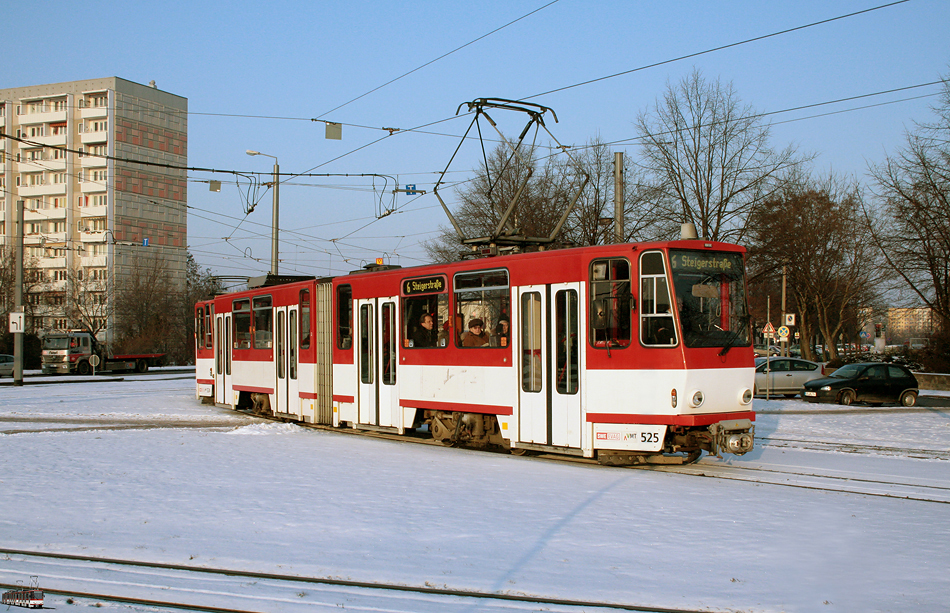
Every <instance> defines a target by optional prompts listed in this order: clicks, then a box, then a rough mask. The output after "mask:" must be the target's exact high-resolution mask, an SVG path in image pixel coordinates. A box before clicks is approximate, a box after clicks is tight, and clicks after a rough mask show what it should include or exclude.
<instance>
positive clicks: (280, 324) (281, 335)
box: [277, 311, 287, 379]
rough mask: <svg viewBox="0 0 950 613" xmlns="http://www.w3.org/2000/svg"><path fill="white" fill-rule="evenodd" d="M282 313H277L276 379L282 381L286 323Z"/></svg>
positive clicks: (285, 350)
mask: <svg viewBox="0 0 950 613" xmlns="http://www.w3.org/2000/svg"><path fill="white" fill-rule="evenodd" d="M285 319H286V317H285V313H284V311H277V378H278V379H283V378H284V377H285V376H286V374H285V369H284V364H285V363H286V357H287V356H286V352H287V340H286V336H285V331H286V326H287V322H286V321H285Z"/></svg>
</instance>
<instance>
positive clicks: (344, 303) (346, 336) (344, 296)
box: [336, 285, 353, 349]
mask: <svg viewBox="0 0 950 613" xmlns="http://www.w3.org/2000/svg"><path fill="white" fill-rule="evenodd" d="M336 309H337V311H336V346H337V347H338V348H339V349H349V348H351V347H352V346H353V288H352V287H351V286H349V285H341V286H339V287H337V288H336Z"/></svg>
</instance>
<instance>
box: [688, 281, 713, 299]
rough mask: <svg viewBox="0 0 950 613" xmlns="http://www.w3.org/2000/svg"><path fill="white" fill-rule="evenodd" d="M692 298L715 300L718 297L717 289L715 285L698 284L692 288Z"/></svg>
mask: <svg viewBox="0 0 950 613" xmlns="http://www.w3.org/2000/svg"><path fill="white" fill-rule="evenodd" d="M693 296H695V297H697V298H711V299H713V300H715V299H716V298H718V297H719V288H717V287H716V286H715V285H706V284H704V283H698V284H696V285H694V286H693Z"/></svg>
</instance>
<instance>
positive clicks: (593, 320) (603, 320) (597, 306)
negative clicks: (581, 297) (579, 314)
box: [590, 298, 608, 330]
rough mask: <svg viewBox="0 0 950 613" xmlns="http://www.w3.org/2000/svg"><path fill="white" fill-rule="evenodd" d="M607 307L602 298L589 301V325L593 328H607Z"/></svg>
mask: <svg viewBox="0 0 950 613" xmlns="http://www.w3.org/2000/svg"><path fill="white" fill-rule="evenodd" d="M607 308H608V307H607V301H606V300H605V299H603V298H601V299H599V300H594V301H592V302H591V313H590V325H591V327H592V328H593V329H594V330H606V329H607Z"/></svg>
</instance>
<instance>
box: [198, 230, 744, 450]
mask: <svg viewBox="0 0 950 613" xmlns="http://www.w3.org/2000/svg"><path fill="white" fill-rule="evenodd" d="M744 252H745V250H744V248H742V247H739V246H737V245H732V244H727V243H719V242H709V241H702V240H680V241H670V242H656V243H641V244H621V245H607V246H598V247H585V248H577V249H565V250H558V251H545V252H537V253H527V254H517V255H508V256H499V257H494V258H487V259H476V260H467V261H462V262H455V263H452V264H440V265H431V266H423V267H416V268H407V269H403V268H398V267H368V269H367V270H363V271H356V272H355V273H351V274H350V275H344V276H339V277H334V278H327V279H313V280H303V281H294V282H288V283H283V284H277V285H271V286H263V287H257V288H254V289H249V290H247V291H243V292H239V293H234V294H226V295H221V296H218V297H216V298H214V299H213V300H209V301H206V302H202V303H199V304H198V305H197V306H196V337H197V339H198V340H197V388H196V392H197V395H198V396H199V397H202V398H203V399H204V401H206V402H211V401H212V400H213V402H215V403H217V404H223V405H229V406H231V407H232V408H236V409H244V410H247V409H253V410H255V411H258V412H262V413H265V414H269V415H274V416H278V417H282V418H286V419H292V420H296V421H300V422H306V423H315V424H325V425H328V426H334V427H349V428H357V429H369V430H385V431H391V432H394V433H398V434H404V433H405V432H406V431H407V430H410V429H418V428H421V427H422V426H423V425H426V426H427V427H428V430H429V432H430V433H431V435H432V436H433V438H435V439H436V440H439V441H442V442H444V443H446V444H461V445H466V446H475V447H479V446H501V447H504V448H509V449H511V450H512V451H514V452H523V451H525V450H531V451H545V452H554V453H562V454H569V455H578V456H583V457H588V458H597V459H598V460H600V461H601V462H603V463H605V464H615V465H628V464H639V463H682V462H688V461H692V460H695V459H696V458H698V457H699V455H700V454H701V452H702V451H703V450H705V451H707V452H709V453H711V454H719V453H722V452H729V453H735V454H742V453H745V452H748V451H749V450H751V449H752V445H753V436H752V433H753V421H754V420H755V414H754V413H753V411H752V388H753V377H754V374H753V370H754V358H753V352H752V347H751V341H750V329H749V317H748V311H747V301H746V289H745V274H744ZM478 323H481V324H482V325H481V329H480V330H479V328H478V326H477V324H478ZM473 324H476V325H473Z"/></svg>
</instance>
